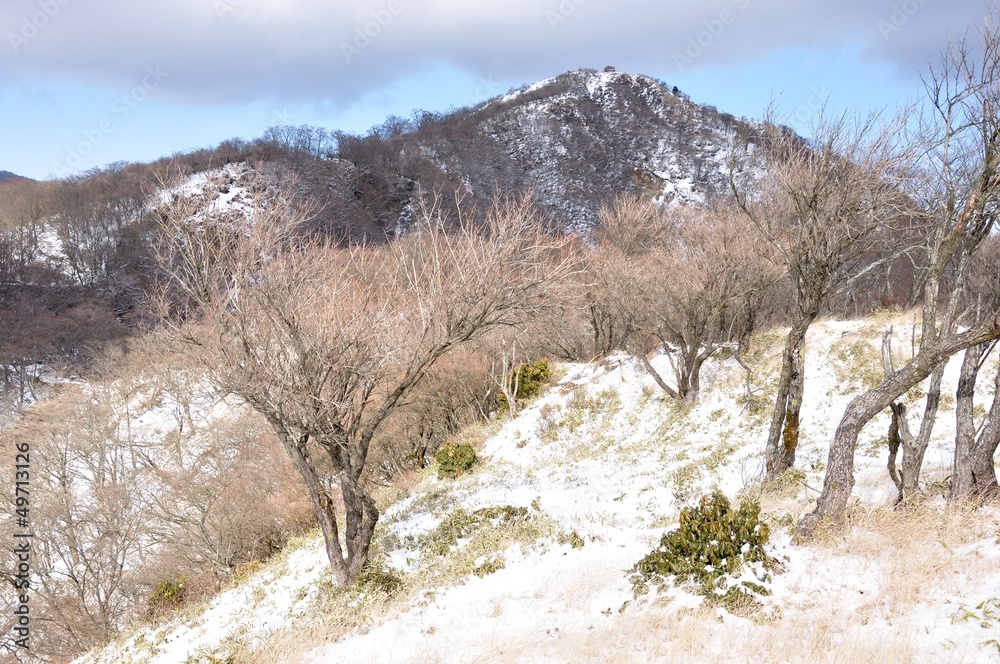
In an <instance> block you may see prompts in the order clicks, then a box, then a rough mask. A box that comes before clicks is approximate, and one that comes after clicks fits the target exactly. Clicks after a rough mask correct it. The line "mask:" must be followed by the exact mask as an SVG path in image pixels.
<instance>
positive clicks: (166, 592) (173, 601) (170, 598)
mask: <svg viewBox="0 0 1000 664" xmlns="http://www.w3.org/2000/svg"><path fill="white" fill-rule="evenodd" d="M186 597H187V577H183V576H182V577H181V578H179V579H177V580H176V581H174V580H172V579H165V580H163V581H161V582H160V585H158V586H156V588H155V589H154V590H153V594H152V595H150V596H149V600H148V601H147V603H146V615H147V616H148V617H154V616H158V615H161V614H162V613H163V612H165V611H169V610H170V609H176V608H177V607H178V606H180V605H181V604H183V603H184V599H185V598H186Z"/></svg>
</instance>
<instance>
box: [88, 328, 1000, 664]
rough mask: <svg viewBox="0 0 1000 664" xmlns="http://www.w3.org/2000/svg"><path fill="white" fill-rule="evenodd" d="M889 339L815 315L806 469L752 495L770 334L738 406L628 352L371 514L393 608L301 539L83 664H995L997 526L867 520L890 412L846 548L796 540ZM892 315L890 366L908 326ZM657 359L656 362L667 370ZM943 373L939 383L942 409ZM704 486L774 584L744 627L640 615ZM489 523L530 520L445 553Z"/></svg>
mask: <svg viewBox="0 0 1000 664" xmlns="http://www.w3.org/2000/svg"><path fill="white" fill-rule="evenodd" d="M887 322H889V321H888V319H887V317H882V318H881V319H880V320H871V321H859V322H832V321H831V322H824V323H821V324H819V325H817V326H816V327H815V329H814V331H813V332H812V333H811V335H810V337H809V340H808V343H809V348H808V353H809V355H808V361H807V386H806V402H805V405H804V408H803V413H804V417H803V422H802V429H803V442H802V447H801V448H800V451H799V455H798V466H799V467H800V468H801V469H802V470H803V471H804V472H803V473H802V474H801V475H799V476H796V477H794V478H792V479H791V480H790V481H789V482H788V484H787V485H786V486H784V487H779V488H776V489H773V490H771V491H770V492H768V493H765V494H763V495H761V494H760V492H759V490H758V489H756V488H754V486H753V483H754V480H755V479H756V478H757V477H758V475H759V472H760V468H761V452H762V441H763V437H764V434H765V426H766V420H767V403H766V399H767V395H768V394H770V389H769V386H771V385H773V382H774V380H775V379H776V376H775V371H776V361H775V360H776V357H777V353H778V347H779V343H778V342H779V340H780V336H779V335H778V334H777V333H775V334H772V335H769V336H765V337H764V338H762V339H761V340H760V342H759V343H758V345H757V347H756V348H755V349H752V352H751V353H750V354H749V356H748V357H747V358H745V359H746V360H747V361H748V363H750V364H751V366H753V367H754V369H755V373H754V376H753V379H752V384H751V386H750V387H751V390H752V395H751V396H750V397H747V395H746V389H747V386H746V383H745V379H746V377H745V373H743V372H742V370H741V369H740V368H739V367H738V365H737V364H736V363H735V362H734V361H733V360H722V361H718V362H714V363H710V364H709V365H707V366H706V369H705V376H704V379H703V385H704V388H703V389H704V392H703V395H702V398H701V401H700V402H699V403H698V404H697V405H696V406H694V407H692V408H690V409H683V408H680V407H678V406H676V405H674V404H673V403H671V402H670V401H669V400H665V399H664V398H663V397H662V395H661V393H660V392H659V390H658V388H657V387H656V386H655V384H654V383H653V381H652V380H651V379H650V378H649V377H648V376H646V375H645V374H644V373H643V372H642V371H641V370H640V369H638V368H637V367H636V365H635V363H633V362H632V361H631V360H629V359H628V358H626V357H624V356H623V357H613V358H609V359H607V360H605V361H604V362H602V363H600V364H597V365H568V366H564V367H562V370H563V372H564V375H563V376H562V378H561V379H560V380H559V382H558V384H557V385H556V386H554V387H552V388H551V389H550V390H549V391H548V392H547V393H546V394H544V395H543V396H542V397H540V398H539V399H538V400H537V401H535V402H534V403H533V404H531V406H530V407H528V408H526V409H525V410H523V411H522V412H521V413H520V414H519V416H518V417H516V418H508V419H506V420H505V421H501V422H495V423H494V424H493V425H492V428H490V429H488V430H487V431H485V432H470V433H469V434H468V437H469V439H470V440H472V439H477V438H478V439H479V442H481V454H480V456H481V461H482V463H481V464H480V467H479V469H478V470H476V471H475V472H473V473H471V474H469V475H465V476H462V477H460V478H458V479H457V480H439V479H437V478H436V477H435V476H434V475H433V474H432V473H429V472H428V473H426V474H425V475H423V476H422V477H421V478H419V481H417V482H416V483H415V484H413V485H412V486H410V487H409V488H405V489H403V488H400V489H396V490H395V493H392V494H387V495H386V496H383V497H382V500H383V503H388V505H384V506H383V519H382V523H381V528H380V531H379V535H378V545H379V548H380V549H381V551H382V554H383V555H384V558H385V564H386V565H387V567H388V568H392V569H394V570H396V573H397V574H398V575H399V576H400V577H401V579H402V582H403V586H402V589H400V590H399V591H398V592H396V593H395V594H394V595H392V596H390V597H386V596H385V595H384V594H379V593H377V592H375V591H370V590H363V591H360V592H352V593H344V592H342V591H338V590H337V589H333V588H331V587H330V585H331V581H330V575H329V572H328V571H326V568H325V564H324V560H323V554H322V547H321V545H320V540H319V538H318V536H315V535H314V536H313V537H312V538H310V539H307V540H305V541H303V542H301V543H299V544H298V545H297V546H296V547H294V549H293V550H292V551H290V552H289V553H287V554H286V555H283V556H282V557H280V559H279V560H276V561H273V562H271V563H269V564H268V565H267V566H266V568H265V570H264V571H263V572H262V573H261V574H260V575H258V576H257V577H254V578H252V579H250V580H248V581H246V582H245V583H244V584H243V585H241V586H239V587H236V588H233V589H231V590H229V591H227V592H225V593H223V594H221V595H220V596H218V597H217V598H216V599H215V600H214V601H213V602H212V603H211V604H210V605H209V606H207V607H206V608H205V609H204V610H203V611H192V612H190V613H189V614H188V615H186V616H183V617H178V618H177V619H175V620H174V621H173V622H171V623H169V624H166V625H163V626H161V627H160V628H159V629H156V630H147V631H144V632H142V633H141V634H139V635H137V636H133V637H131V638H129V639H127V640H124V641H123V642H122V643H119V644H117V645H115V646H114V647H112V648H109V649H107V650H105V651H103V652H101V653H95V654H94V655H92V656H89V657H86V658H83V659H82V660H80V661H82V662H87V663H96V662H179V661H218V660H211V659H209V656H211V657H223V656H226V655H229V654H236V655H237V661H244V660H246V661H290V662H291V661H295V662H300V661H301V662H315V663H317V664H318V663H321V662H322V663H327V662H348V661H352V662H354V661H373V662H511V661H514V662H565V661H594V662H607V661H616V662H617V661H622V662H649V661H733V662H740V661H775V662H783V661H788V662H794V661H880V660H883V659H885V658H887V657H890V656H891V657H892V658H893V660H894V661H899V662H907V661H913V662H924V661H942V662H945V661H947V662H979V661H984V662H985V661H995V660H996V658H997V655H998V652H997V647H996V645H995V644H993V643H990V641H991V640H992V639H997V640H1000V621H998V620H997V615H998V612H1000V599H997V600H996V602H997V604H998V606H996V607H994V606H993V605H991V604H989V603H988V602H989V601H990V600H993V599H994V598H998V597H1000V566H998V564H997V562H998V558H1000V546H998V545H997V535H998V532H1000V527H998V516H1000V514H998V512H997V511H996V510H994V509H988V510H987V509H983V510H978V511H977V512H975V513H969V512H967V511H963V512H955V511H948V510H942V509H939V508H938V507H936V506H935V504H934V503H933V502H932V504H931V506H929V507H925V508H923V509H918V510H915V511H914V512H913V513H898V512H895V513H894V512H892V511H889V510H875V511H873V510H870V509H868V508H870V507H877V506H882V505H885V504H887V503H889V502H891V500H892V498H893V496H894V489H893V487H892V485H891V483H890V481H889V479H888V477H887V473H886V471H885V458H886V449H885V445H884V437H885V432H886V431H887V426H888V419H887V418H885V417H880V418H877V419H876V421H875V422H873V423H872V425H870V426H869V427H868V428H867V429H866V431H865V432H864V434H863V436H862V439H861V441H860V445H859V455H858V470H857V478H858V486H857V487H856V495H857V498H858V500H859V501H860V505H859V506H858V507H856V508H855V509H854V512H853V517H852V528H851V530H850V532H848V533H847V534H844V535H837V536H831V537H828V538H825V539H821V540H819V541H817V542H814V543H811V544H809V545H804V546H803V545H796V544H793V543H792V542H791V538H790V535H789V533H788V526H789V525H790V524H791V523H793V522H794V520H795V519H797V518H799V517H800V516H801V515H803V514H805V513H806V512H807V511H808V510H810V509H811V507H812V500H813V499H814V498H815V496H816V491H815V489H816V488H818V487H819V486H821V483H822V471H823V469H824V464H825V460H826V447H827V445H828V442H829V440H830V439H831V438H832V432H833V428H834V427H835V426H836V423H837V421H838V420H839V416H840V413H841V412H842V411H843V409H844V407H845V405H846V403H847V401H848V400H849V398H850V396H851V394H853V393H854V392H856V391H857V390H859V389H861V388H862V387H864V386H865V385H866V384H868V383H870V382H871V381H873V380H877V377H878V373H877V372H878V365H877V361H878V341H879V338H880V333H881V329H882V327H883V326H884V324H885V323H887ZM893 322H894V323H895V325H896V337H897V349H896V350H897V352H898V353H899V354H900V355H902V354H903V353H904V345H903V344H904V342H905V341H906V340H907V339H908V338H909V325H910V321H909V319H907V318H905V317H899V318H898V319H897V320H895V321H893ZM873 362H875V363H876V364H875V365H874V366H873V364H872V363H873ZM656 363H658V364H659V365H660V366H661V368H664V369H666V364H667V359H666V358H664V357H660V358H657V359H656ZM957 368H958V363H957V362H953V363H952V365H950V366H949V369H948V375H947V377H946V381H945V390H946V392H951V393H952V394H953V393H954V387H955V377H956V373H957ZM980 382H987V381H980ZM913 396H914V398H915V397H916V396H917V395H913ZM990 397H991V395H989V394H986V393H985V392H984V393H983V394H982V395H981V396H980V401H979V402H980V403H983V402H984V401H985V400H986V399H987V398H990ZM944 408H945V410H944V412H943V413H942V415H941V417H940V419H939V426H938V428H937V434H936V436H935V440H934V442H933V443H932V448H931V450H930V451H929V452H928V454H927V460H926V463H925V471H924V472H925V475H924V477H925V481H926V483H928V487H929V493H931V494H932V495H933V493H934V485H933V483H934V482H938V481H940V480H942V479H943V478H944V476H945V475H946V474H947V472H948V465H949V464H950V450H949V445H948V441H949V440H950V439H951V437H952V436H953V432H954V423H953V402H949V401H948V399H945V400H944ZM716 488H717V489H720V490H721V491H723V492H725V493H726V494H727V495H729V496H730V497H731V498H739V497H745V496H749V497H759V498H760V500H761V503H762V506H763V509H764V514H765V516H766V518H767V519H768V521H769V522H770V523H771V525H772V538H771V549H772V554H773V555H775V556H778V557H779V558H781V559H782V560H783V561H784V566H785V571H784V573H782V574H779V575H777V576H776V577H775V578H774V580H773V582H772V583H771V591H772V595H771V596H770V597H767V598H766V599H765V606H764V609H763V610H762V611H761V612H760V613H759V614H758V615H753V616H748V617H737V616H733V615H731V614H728V613H725V612H724V611H722V610H721V609H714V608H712V609H709V608H704V607H701V606H700V603H701V598H699V597H696V596H694V595H692V594H690V593H688V592H686V591H684V590H682V589H676V590H672V591H670V592H667V593H665V594H663V595H661V596H659V597H657V598H654V599H642V600H636V599H635V598H634V597H633V595H632V590H631V587H630V585H629V582H628V579H627V577H626V572H625V570H627V569H629V568H630V567H631V566H632V565H633V564H635V562H636V561H637V560H639V559H640V558H641V557H642V556H643V555H645V554H646V553H647V552H648V551H649V550H650V548H651V547H652V545H653V544H654V543H655V542H656V541H657V540H658V539H659V537H660V535H661V534H662V533H663V532H664V531H665V530H667V529H669V528H671V527H673V526H674V525H676V519H677V515H678V512H679V510H680V508H681V507H682V506H684V505H687V504H692V503H695V502H696V501H697V499H698V497H699V496H700V495H702V494H703V493H705V492H707V491H710V490H712V489H716ZM400 495H403V496H404V497H402V498H400V497H399V496H400ZM938 502H940V499H938ZM502 506H510V507H513V508H523V509H522V510H521V511H520V512H518V513H517V514H519V515H520V516H518V517H517V518H516V519H512V520H511V522H510V524H507V525H504V523H501V522H498V521H497V519H495V518H494V519H493V520H492V521H490V520H489V519H486V520H481V521H478V522H475V524H476V525H475V528H474V529H473V530H471V531H469V530H467V531H462V532H460V533H459V535H458V537H457V538H455V539H454V541H451V542H445V546H444V547H442V546H441V545H440V536H441V532H442V527H443V526H444V525H448V524H450V523H455V522H459V520H460V519H459V517H461V518H468V517H469V515H470V514H473V513H475V510H479V509H483V508H491V507H492V508H499V507H502ZM494 513H495V511H494ZM500 521H502V519H501V520H500ZM581 544H582V546H580V545H581ZM470 572H473V573H470ZM982 602H987V604H985V605H983V606H982V607H981V608H977V605H979V604H980V603H982ZM991 607H992V608H991ZM188 657H190V658H191V659H190V660H185V658H188Z"/></svg>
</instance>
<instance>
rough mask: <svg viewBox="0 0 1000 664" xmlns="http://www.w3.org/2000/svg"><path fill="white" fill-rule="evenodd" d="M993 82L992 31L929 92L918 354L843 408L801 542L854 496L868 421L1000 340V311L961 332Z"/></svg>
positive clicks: (991, 143)
mask: <svg viewBox="0 0 1000 664" xmlns="http://www.w3.org/2000/svg"><path fill="white" fill-rule="evenodd" d="M990 18H991V19H992V18H993V16H992V15H991V16H990ZM998 82H1000V33H998V32H997V30H996V28H994V27H987V28H985V29H982V30H981V31H980V32H979V39H978V43H971V42H969V41H968V40H962V41H960V42H957V43H956V44H954V45H953V46H952V48H951V49H949V51H948V52H947V53H946V54H945V55H944V56H943V58H942V65H941V67H940V68H938V69H935V70H932V72H931V75H930V77H929V79H928V80H927V82H926V88H927V93H928V99H929V102H930V104H929V115H930V117H929V118H928V127H927V128H926V129H927V135H928V136H929V137H930V139H929V140H930V142H929V144H928V146H927V151H926V153H925V155H924V158H923V160H922V161H923V163H922V166H923V168H924V170H925V172H926V173H927V178H926V182H924V183H923V186H922V187H918V191H917V194H918V195H920V197H919V199H918V200H921V201H922V202H923V206H924V208H925V210H924V213H925V214H926V216H927V217H928V219H930V221H931V224H930V225H929V232H928V234H927V236H926V239H925V243H926V244H925V251H926V256H927V265H928V269H927V276H926V278H925V281H924V287H923V305H922V314H923V315H922V322H921V342H920V349H919V351H918V352H917V353H916V354H915V355H914V357H913V358H912V359H911V360H910V361H909V362H908V363H907V364H906V365H904V366H903V367H901V368H899V369H896V370H895V371H893V372H892V373H890V374H889V375H887V376H886V377H885V379H884V380H883V382H882V383H881V384H880V385H879V386H877V387H875V388H874V389H872V390H869V391H868V392H865V393H864V394H861V395H859V396H857V397H855V398H854V399H853V400H852V401H851V402H850V404H848V406H847V409H846V410H845V412H844V415H843V418H842V419H841V421H840V424H839V425H838V427H837V430H836V433H835V435H834V440H833V444H832V445H831V446H830V454H829V461H828V463H827V472H826V478H825V480H824V484H823V492H822V494H821V495H820V498H819V501H818V503H817V506H816V509H815V511H814V512H812V513H811V514H810V515H809V516H807V517H806V519H805V520H804V521H803V522H802V524H801V525H800V528H799V532H800V533H801V534H808V533H809V532H811V531H812V530H813V529H814V528H815V527H816V525H817V524H819V523H820V522H822V521H824V520H839V519H841V518H842V517H843V514H844V510H845V508H846V506H847V501H848V498H849V496H850V494H851V490H852V488H853V486H854V451H855V447H856V445H857V440H858V434H859V433H860V431H861V429H862V427H863V426H864V425H865V424H866V423H867V422H868V421H870V420H871V418H872V417H874V416H875V415H876V414H878V413H879V412H880V411H882V410H883V409H885V408H887V407H889V406H890V405H891V404H893V403H894V402H896V401H897V400H898V398H899V397H900V396H901V395H902V394H904V393H905V392H906V391H907V390H908V389H909V388H911V387H912V386H913V385H915V384H917V383H918V382H920V381H921V380H924V379H925V378H927V377H928V376H929V375H931V374H932V372H934V371H935V369H937V367H938V366H939V365H940V364H941V363H942V362H945V361H947V360H948V358H950V357H951V356H952V355H954V354H955V353H958V352H960V351H962V350H965V349H967V348H970V347H974V346H977V345H980V344H983V343H987V342H990V341H992V340H994V339H997V338H1000V310H996V309H993V310H992V311H983V312H980V313H981V315H980V317H979V320H978V321H974V322H973V324H972V325H971V326H970V327H968V328H967V329H965V330H964V331H960V328H959V327H958V323H959V322H960V321H961V320H962V318H963V316H964V315H966V314H967V313H968V312H967V311H966V307H964V306H963V303H964V302H966V301H967V299H966V298H964V297H963V290H964V288H965V286H966V282H967V277H968V273H969V269H970V267H971V265H972V262H973V259H974V257H975V256H976V253H977V251H978V250H979V248H980V246H981V244H982V242H983V241H984V240H985V238H987V237H988V236H989V233H990V232H991V230H992V229H993V227H994V223H995V221H994V214H995V210H996V208H997V204H998V202H1000V171H998V165H1000V116H998V114H997V111H998V109H1000V87H998ZM914 468H915V470H914V471H913V472H914V476H911V478H910V479H911V480H912V481H914V482H915V480H916V476H915V473H916V472H919V465H918V464H916V463H914ZM903 481H904V482H905V481H906V477H904V478H903Z"/></svg>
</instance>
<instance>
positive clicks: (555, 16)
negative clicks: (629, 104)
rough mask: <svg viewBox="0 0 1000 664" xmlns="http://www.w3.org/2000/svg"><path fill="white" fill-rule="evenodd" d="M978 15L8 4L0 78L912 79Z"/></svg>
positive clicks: (233, 2)
mask: <svg viewBox="0 0 1000 664" xmlns="http://www.w3.org/2000/svg"><path fill="white" fill-rule="evenodd" d="M723 12H729V14H726V15H724V14H723ZM982 14H983V5H982V4H981V2H980V0H958V1H954V2H948V3H945V2H940V1H937V2H935V0H892V1H885V0H876V1H873V0H844V1H842V2H837V3H834V2H817V1H811V2H802V1H801V0H714V1H712V2H700V1H695V0H684V1H679V2H674V1H671V2H664V1H663V0H620V1H618V2H614V3H612V2H609V1H608V0H542V1H541V2H539V1H536V0H506V1H488V2H477V3H465V2H457V1H447V0H423V1H422V0H364V1H362V2H346V1H344V0H336V1H334V2H329V1H323V0H172V1H171V2H163V3H137V2H134V1H133V0H6V2H4V4H3V5H2V7H0V35H3V37H4V39H3V43H0V50H2V51H3V55H2V56H0V78H4V79H7V80H18V79H21V80H23V79H29V78H30V79H34V80H39V79H45V78H58V79H61V80H65V79H71V80H77V81H81V82H83V83H86V84H93V83H98V84H105V85H111V86H116V87H120V88H124V87H128V86H131V85H133V84H134V82H135V80H136V77H140V78H141V73H142V72H143V71H144V70H145V69H146V68H147V67H149V66H159V67H162V68H163V69H164V70H165V71H168V72H170V75H171V78H170V84H169V85H165V86H163V88H162V90H160V91H158V93H159V94H161V95H163V98H166V99H172V100H176V101H181V102H186V103H221V102H246V101H253V100H260V99H267V98H280V99H282V100H286V101H290V102H308V101H323V100H332V101H334V102H335V103H350V102H352V101H356V100H357V99H359V98H360V97H361V96H363V95H364V94H365V93H367V92H370V91H372V90H375V89H379V88H381V87H383V86H384V85H386V84H387V83H389V82H390V81H392V80H395V79H397V78H399V77H401V76H406V75H410V74H413V73H414V72H416V71H418V70H419V69H421V68H425V67H426V66H428V64H429V63H431V62H449V63H452V64H454V65H457V66H461V67H464V68H467V69H468V70H469V71H470V73H472V74H473V75H475V76H481V77H484V78H490V79H494V78H495V79H497V80H519V81H531V80H536V79H538V78H543V77H545V76H550V75H552V74H555V73H558V72H560V71H564V70H566V69H572V68H576V67H581V66H595V67H597V66H603V65H605V64H614V65H616V66H618V67H619V68H622V69H632V70H637V71H644V70H649V69H651V68H653V66H654V65H653V64H651V63H655V65H656V67H657V69H658V70H659V71H663V72H665V73H669V71H670V70H671V68H674V67H675V56H676V54H677V53H684V51H685V49H686V48H687V47H688V46H689V45H690V43H691V40H695V41H697V40H698V39H699V37H701V39H702V41H703V42H705V41H708V40H707V38H705V37H704V34H703V33H707V34H709V35H710V36H711V40H710V42H709V45H708V46H707V47H704V48H702V51H701V52H700V53H699V54H698V57H697V58H693V59H692V62H691V63H690V66H691V67H702V66H707V65H719V64H724V63H728V62H732V61H734V60H736V61H739V60H746V59H751V58H754V57H757V56H761V55H764V54H765V53H767V52H768V51H770V50H772V49H775V48H779V47H786V46H801V45H806V46H809V45H817V44H823V43H832V42H843V41H846V40H853V41H856V42H859V43H861V44H863V45H864V47H865V53H866V54H867V55H868V56H869V57H873V58H876V57H877V58H883V59H887V60H889V61H892V62H894V63H896V64H897V65H898V68H899V69H900V71H904V72H911V71H920V70H924V69H925V68H926V65H927V63H928V62H929V61H931V60H935V59H936V54H937V53H938V51H940V49H941V48H942V47H944V46H945V44H946V39H947V30H948V28H950V29H951V30H952V31H953V32H957V33H961V32H964V30H965V28H966V26H967V25H968V24H969V23H970V22H972V21H974V20H976V19H977V18H980V17H981V16H982ZM723 19H725V20H723ZM730 19H731V20H730ZM720 26H722V27H721V29H720ZM887 26H889V28H887ZM695 50H696V49H695ZM595 58H600V61H598V62H595Z"/></svg>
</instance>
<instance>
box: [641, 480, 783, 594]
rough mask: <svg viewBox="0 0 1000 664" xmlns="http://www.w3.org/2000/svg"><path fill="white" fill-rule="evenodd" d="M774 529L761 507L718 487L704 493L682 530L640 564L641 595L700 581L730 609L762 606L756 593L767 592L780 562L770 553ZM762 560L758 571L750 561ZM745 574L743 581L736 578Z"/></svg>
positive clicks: (685, 515) (688, 510) (687, 512)
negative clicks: (737, 502) (736, 503)
mask: <svg viewBox="0 0 1000 664" xmlns="http://www.w3.org/2000/svg"><path fill="white" fill-rule="evenodd" d="M768 537H769V532H768V528H767V525H766V524H765V523H763V522H761V520H760V505H759V504H757V503H750V502H747V503H743V504H742V505H741V506H740V508H739V509H738V510H733V509H732V508H731V507H730V504H729V499H728V498H726V496H724V495H723V494H722V493H719V492H718V491H717V492H715V493H713V494H711V495H710V496H704V497H702V499H701V501H700V502H699V504H698V506H697V507H685V508H684V509H682V510H681V514H680V523H679V525H678V527H677V529H676V530H671V531H670V532H668V533H666V534H664V535H663V537H662V538H661V539H660V544H659V546H657V547H656V548H655V549H653V550H652V551H651V552H650V553H649V554H648V555H646V556H645V557H644V558H643V559H642V560H640V561H639V562H638V563H636V564H635V566H634V567H633V568H632V572H631V575H630V576H631V581H632V588H633V590H634V592H635V594H636V596H638V595H641V594H643V593H645V592H647V591H648V590H649V586H650V585H653V586H654V587H656V588H658V589H659V588H662V587H663V586H664V585H666V583H667V581H668V580H671V579H672V580H673V582H674V584H675V585H681V584H684V583H694V584H695V585H696V586H697V588H698V591H699V592H700V594H702V595H705V596H706V597H707V598H708V599H709V600H711V601H713V602H716V603H719V604H721V605H722V606H724V607H726V608H728V609H730V610H734V609H736V610H742V609H746V608H749V607H751V606H757V605H758V603H757V601H756V599H755V595H767V594H769V591H768V590H767V588H766V587H765V586H764V584H765V583H766V582H768V581H770V579H771V574H770V572H771V571H772V570H774V569H775V568H776V566H777V561H776V560H775V559H774V558H772V557H771V556H769V555H768V554H767V552H765V551H764V545H765V544H766V543H767V540H768ZM752 563H760V564H759V565H757V566H756V569H751V567H750V564H752ZM740 574H744V576H745V577H754V578H753V579H751V578H743V579H742V580H741V581H739V582H736V581H735V579H734V577H735V576H737V575H740Z"/></svg>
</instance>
